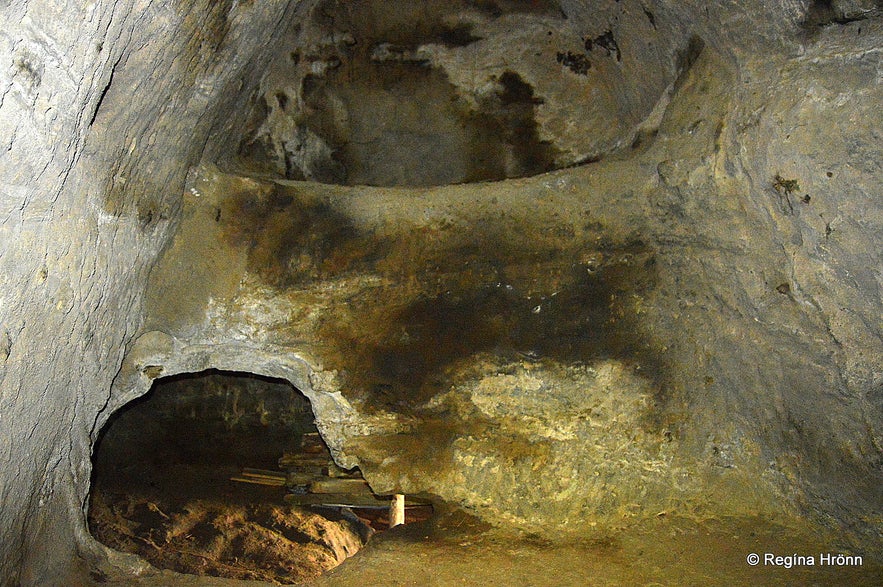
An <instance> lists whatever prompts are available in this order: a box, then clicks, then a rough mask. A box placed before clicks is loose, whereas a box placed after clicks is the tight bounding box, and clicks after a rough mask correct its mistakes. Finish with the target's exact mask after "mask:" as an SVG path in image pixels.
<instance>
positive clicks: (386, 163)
mask: <svg viewBox="0 0 883 587" xmlns="http://www.w3.org/2000/svg"><path fill="white" fill-rule="evenodd" d="M623 18H624V19H625V17H623ZM645 21H646V22H645ZM629 22H630V24H629V25H628V26H635V27H637V28H641V34H646V36H647V38H648V40H652V39H654V38H655V37H656V35H657V34H658V32H657V29H656V22H655V21H654V22H651V21H650V20H648V19H646V18H643V17H642V19H641V20H640V21H638V22H637V24H634V23H631V21H629ZM602 28H603V27H602ZM644 28H646V31H644V30H643V29H644ZM616 36H617V35H616V33H615V32H613V31H611V30H603V31H602V30H600V29H599V30H598V31H593V30H578V29H577V27H575V26H573V23H572V22H571V21H570V20H569V19H568V17H567V14H566V13H565V11H564V10H563V9H562V8H561V6H560V5H559V3H558V2H554V1H539V2H530V1H487V2H485V1H474V0H472V1H470V0H460V1H453V2H449V1H445V2H443V1H441V0H431V1H428V2H419V3H402V2H397V1H394V0H372V1H366V2H344V1H341V0H323V1H321V2H318V3H317V4H316V5H315V6H314V7H313V9H312V11H311V12H310V14H309V16H308V17H307V18H306V19H305V22H304V24H303V26H299V27H297V29H296V30H293V31H292V32H291V34H290V35H289V36H288V37H287V38H286V39H284V40H283V41H281V42H280V47H279V49H278V52H277V55H276V57H275V58H274V59H272V60H271V62H270V64H269V67H268V69H267V73H266V75H265V76H264V78H263V80H262V82H261V84H260V87H259V88H258V90H257V91H256V92H255V93H254V94H253V95H252V96H251V99H250V111H249V112H248V114H247V117H246V118H247V123H246V124H245V128H244V130H243V132H242V136H241V137H238V138H237V139H236V140H234V141H233V142H235V143H236V145H238V147H237V152H236V153H235V154H233V155H232V156H228V157H227V160H226V161H222V162H221V163H222V166H224V167H227V168H228V170H230V171H234V172H241V173H247V174H252V175H263V176H269V177H273V178H287V179H293V180H307V181H316V182H322V183H331V184H342V185H374V186H432V185H443V184H456V183H469V182H478V181H488V180H500V179H506V178H515V177H524V176H530V175H535V174H538V173H543V172H546V171H550V170H553V169H558V168H562V167H566V166H571V165H575V164H579V163H584V162H587V161H594V160H597V159H598V158H600V157H602V156H604V155H606V154H608V153H611V152H613V151H615V150H617V149H619V148H621V147H627V146H628V145H631V144H632V143H633V141H634V137H635V136H636V133H637V131H638V125H639V124H640V122H641V121H642V120H644V119H645V118H646V117H647V116H648V115H649V113H650V111H651V110H652V108H653V106H654V105H655V104H656V102H657V101H658V100H659V98H660V96H661V94H662V93H663V90H664V88H665V87H666V85H667V84H668V82H669V81H671V78H672V77H673V75H674V69H675V67H674V65H673V59H669V58H670V57H671V55H666V52H665V51H662V52H659V51H655V50H654V51H648V53H647V55H646V56H641V55H638V56H637V59H639V60H640V59H642V58H644V57H646V58H648V60H649V63H648V64H647V67H646V68H645V69H644V70H639V69H636V68H635V67H634V66H633V64H634V61H635V59H636V56H634V55H631V54H629V52H628V51H629V49H630V47H629V46H628V45H622V44H620V43H618V41H617V38H616ZM648 46H652V43H650V44H649V45H648ZM611 48H614V49H615V51H614V50H612V49H611ZM657 61H658V62H659V63H657ZM662 62H671V63H668V66H666V65H665V64H664V63H662ZM661 63H662V66H661V67H660V64H661ZM638 78H640V81H639V82H638ZM222 159H224V158H223V157H222Z"/></svg>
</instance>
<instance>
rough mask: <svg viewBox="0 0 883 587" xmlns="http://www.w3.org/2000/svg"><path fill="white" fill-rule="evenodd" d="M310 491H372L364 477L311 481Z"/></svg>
mask: <svg viewBox="0 0 883 587" xmlns="http://www.w3.org/2000/svg"><path fill="white" fill-rule="evenodd" d="M310 493H371V488H370V487H369V486H368V482H367V481H365V480H364V479H332V478H327V479H321V480H317V481H313V482H312V483H310Z"/></svg>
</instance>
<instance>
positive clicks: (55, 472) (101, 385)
mask: <svg viewBox="0 0 883 587" xmlns="http://www.w3.org/2000/svg"><path fill="white" fill-rule="evenodd" d="M295 10H296V3H287V2H275V1H272V2H261V3H250V2H233V1H226V2H208V1H199V2H180V3H179V2H172V3H166V2H133V1H126V0H123V1H115V2H94V3H91V4H89V5H81V4H66V3H62V4H59V3H57V2H44V1H38V0H32V1H13V2H4V3H3V4H2V7H0V11H2V12H0V14H2V16H0V20H2V23H3V26H2V31H3V32H2V33H0V39H2V41H0V42H2V55H3V67H2V71H3V77H2V86H0V87H2V90H0V95H2V101H0V104H2V105H0V128H2V136H3V141H4V146H3V148H2V155H0V169H2V177H3V185H2V188H0V202H2V209H0V225H2V228H0V255H2V257H0V265H2V270H0V291H2V294H0V299H2V301H0V324H2V327H0V328H2V330H0V341H2V342H0V346H2V353H0V357H2V360H0V430H2V432H0V434H2V441H0V468H2V473H0V479H2V481H0V503H2V505H0V517H2V519H3V524H2V529H0V578H2V579H0V581H2V583H3V584H4V585H6V584H26V585H47V584H64V583H66V581H65V580H63V579H62V578H61V577H62V576H63V573H65V572H66V571H68V570H69V569H70V568H71V567H72V565H73V562H74V561H75V554H76V543H77V541H80V542H83V541H84V540H87V538H86V536H85V526H84V518H83V509H84V503H85V499H86V495H87V491H88V482H89V471H90V463H89V455H90V450H91V443H92V442H93V440H94V439H95V436H96V435H97V432H98V430H97V428H96V420H97V418H98V414H99V413H100V412H101V411H102V409H103V408H104V406H106V404H107V402H108V398H109V395H110V386H111V382H112V381H113V378H114V376H115V375H116V373H117V371H118V370H119V365H120V362H121V360H122V358H123V356H124V354H125V349H126V345H127V344H129V343H130V342H131V339H132V337H133V336H134V335H135V333H136V332H137V331H138V328H139V324H140V322H141V317H140V313H141V310H140V299H141V296H142V293H143V291H144V284H145V283H146V279H147V274H148V272H149V270H150V266H151V264H152V263H153V262H154V260H155V259H156V256H157V255H158V254H159V252H160V251H161V249H162V248H163V246H164V245H165V243H166V241H167V238H168V236H169V235H170V234H171V233H172V232H173V229H174V226H175V223H176V221H177V219H178V217H179V215H180V192H181V189H182V186H183V182H184V178H185V176H186V172H187V168H188V167H189V166H190V165H191V164H193V163H195V162H197V161H198V159H199V156H200V152H201V148H202V144H203V143H204V141H205V139H206V137H207V135H208V130H209V128H210V126H211V125H212V124H213V123H214V120H215V117H216V116H217V115H218V112H219V106H222V105H223V104H224V100H223V99H222V97H223V96H224V95H226V94H229V93H230V92H232V91H236V89H237V88H238V87H240V84H243V83H248V80H249V79H250V76H251V75H253V72H254V71H255V70H260V67H261V66H260V62H259V60H258V61H256V58H257V57H259V56H260V55H261V51H262V49H263V48H264V47H265V46H266V44H267V43H269V42H271V41H272V37H273V34H274V32H273V31H274V30H276V27H277V26H278V25H284V23H285V22H287V21H290V19H291V18H293V16H294V14H293V13H294V11H295Z"/></svg>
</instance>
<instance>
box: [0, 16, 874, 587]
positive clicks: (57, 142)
mask: <svg viewBox="0 0 883 587" xmlns="http://www.w3.org/2000/svg"><path fill="white" fill-rule="evenodd" d="M474 4H476V5H483V6H487V5H488V4H489V3H484V2H476V3H474ZM499 4H500V6H503V5H509V4H512V5H518V4H524V3H518V2H511V3H499ZM876 4H878V3H872V2H858V1H843V2H819V1H813V2H807V1H802V0H772V1H766V2H762V1H760V0H755V1H752V2H738V3H737V2H725V1H720V2H712V3H709V2H692V1H690V2H668V1H665V0H660V1H657V2H643V3H640V2H627V1H625V0H623V1H622V2H613V1H610V2H607V1H593V0H563V1H562V2H561V4H560V8H561V11H563V13H564V15H566V16H567V17H568V18H567V21H566V22H567V23H568V24H567V25H566V26H570V27H572V29H571V33H570V34H575V35H576V36H577V37H578V38H579V39H588V40H591V41H593V45H592V49H588V51H589V53H591V56H590V59H591V61H592V68H590V69H589V70H588V76H592V75H596V74H597V75H601V76H602V77H600V78H599V79H598V83H600V84H602V85H603V84H608V85H611V86H612V85H616V84H614V81H615V80H620V81H617V82H616V83H617V84H621V86H617V87H622V88H624V89H623V90H622V91H621V92H620V93H617V94H616V95H615V96H616V99H615V100H613V101H612V102H611V103H615V104H618V103H619V100H623V101H624V102H623V103H627V100H625V97H627V96H635V97H636V98H635V99H636V100H637V99H638V98H640V99H639V100H638V102H639V103H638V104H637V105H635V106H634V108H632V109H630V110H629V112H631V113H632V114H628V116H626V118H624V119H622V120H623V121H624V122H625V124H624V126H623V128H625V129H626V130H625V131H623V133H614V134H616V136H622V137H629V140H628V141H625V142H623V143H622V145H621V146H626V148H625V149H622V148H617V149H614V150H616V153H613V154H610V156H608V157H606V158H604V159H602V160H601V161H600V162H596V163H592V164H588V165H585V166H583V167H578V168H573V169H568V170H563V171H558V172H555V173H553V174H548V175H541V176H537V177H532V178H528V179H520V180H513V181H506V182H500V183H487V184H478V185H458V186H449V187H438V188H432V189H419V190H415V189H381V188H374V189H371V188H348V187H343V186H337V187H335V186H321V185H316V184H310V183H298V182H285V181H278V182H275V183H274V182H273V181H270V180H268V179H266V178H264V179H248V178H242V177H236V176H232V175H228V174H226V173H223V172H220V171H218V169H217V168H215V167H213V165H212V164H213V163H220V164H223V165H227V163H228V161H229V158H230V155H231V149H238V148H239V146H240V145H241V144H242V143H243V140H245V139H247V138H248V133H247V132H246V129H248V128H249V125H250V124H251V123H252V122H253V120H251V121H250V120H249V116H248V113H249V112H250V111H251V108H250V107H249V104H250V103H252V104H253V103H254V97H255V96H257V95H261V93H265V92H266V91H268V88H270V87H271V85H268V84H270V83H271V82H272V78H271V77H267V78H264V77H263V74H264V73H265V72H266V71H268V67H269V64H270V63H272V62H273V59H274V58H275V57H276V56H277V55H278V49H279V47H286V48H287V47H288V46H290V45H289V43H290V42H292V39H293V38H294V39H296V35H295V36H293V33H292V31H293V30H295V29H293V28H291V23H293V22H295V21H298V22H307V20H308V14H310V11H309V10H308V9H310V8H311V6H307V5H306V4H304V5H301V4H299V3H296V2H291V3H287V2H282V1H281V0H278V1H277V0H272V1H264V2H248V1H234V0H230V1H225V2H208V1H207V0H206V1H202V0H201V1H198V2H181V3H178V2H173V3H166V2H152V1H149V0H144V1H140V2H135V1H128V0H117V1H114V2H112V1H110V0H99V1H96V2H94V3H92V4H90V5H89V6H87V7H85V8H83V7H82V6H80V5H76V6H74V5H73V4H70V5H69V4H61V5H60V4H59V3H53V2H44V1H40V0H30V1H26V0H18V1H15V0H13V1H11V2H5V3H3V5H2V8H0V22H2V24H3V26H2V27H0V30H2V33H0V46H2V49H0V55H2V57H3V67H2V71H3V75H2V78H0V129H2V131H3V132H2V134H0V136H2V137H3V141H4V143H3V146H4V149H2V150H0V153H2V154H0V172H2V178H3V182H2V186H0V205H2V207H0V519H2V520H3V524H2V526H0V581H2V582H3V584H4V585H5V584H23V585H45V584H65V583H66V582H67V581H66V580H64V579H63V577H65V576H66V575H67V574H69V573H74V574H76V573H77V572H82V568H81V567H82V562H78V560H81V559H78V555H79V556H80V557H85V558H89V557H91V556H95V555H100V554H101V553H102V550H101V549H100V548H99V547H98V545H97V544H96V543H95V542H94V541H93V540H92V539H91V538H90V537H89V536H88V534H87V532H86V529H85V520H84V503H85V501H86V497H87V494H88V480H89V470H90V461H89V456H90V450H91V446H92V443H93V442H94V440H95V438H96V437H97V433H98V431H99V430H100V428H101V426H102V425H103V424H104V422H106V420H107V418H108V417H109V416H110V414H111V413H113V412H114V411H115V410H116V409H118V408H119V407H121V406H122V405H124V404H125V403H126V402H128V401H130V400H131V399H133V398H135V397H137V396H139V395H141V394H143V393H145V392H146V391H147V390H148V389H149V387H150V383H151V381H152V378H153V377H156V374H157V373H158V369H159V368H161V369H162V372H163V373H164V374H173V373H179V372H196V371H201V370H204V369H206V368H218V369H229V370H237V371H249V372H254V373H258V374H261V375H265V376H272V377H281V378H285V379H287V380H289V381H291V382H292V383H293V384H294V385H295V386H297V387H298V389H300V390H302V391H303V392H304V394H305V395H306V396H307V397H308V398H310V400H311V402H312V405H313V410H314V412H315V414H316V418H317V424H318V426H319V428H320V430H321V431H322V432H323V435H324V436H325V438H326V440H327V441H328V442H329V444H330V445H331V446H332V448H333V450H334V452H335V455H336V457H337V458H338V459H339V460H340V462H341V464H344V465H346V466H349V465H352V464H360V465H361V466H362V468H363V471H364V472H365V474H366V477H367V478H368V479H369V480H370V481H371V483H372V485H373V486H374V488H375V490H377V491H381V492H384V491H389V492H392V491H398V490H404V491H407V492H423V493H427V494H431V495H433V496H436V497H437V498H439V499H443V500H446V501H449V502H452V503H454V504H457V505H459V506H461V507H465V508H469V509H471V510H473V511H475V512H476V513H477V514H479V515H480V516H482V517H484V518H485V519H487V520H490V521H493V522H496V523H500V524H508V525H515V526H521V527H526V526H531V525H533V524H536V523H540V522H542V523H548V524H549V526H548V528H549V531H550V532H555V533H558V532H563V533H564V535H568V536H573V535H580V534H581V532H583V531H584V530H585V529H586V528H588V527H590V526H591V525H592V524H600V525H603V524H609V523H616V520H622V519H624V518H628V517H631V516H637V517H641V516H652V515H655V514H656V513H657V512H658V511H659V508H663V509H676V510H678V511H681V512H685V513H690V512H695V513H698V514H700V515H715V514H719V513H731V514H740V513H756V512H760V513H766V514H771V515H775V514H783V513H792V514H801V515H804V516H807V517H808V518H809V519H811V520H813V521H814V522H815V523H818V524H825V525H827V526H828V527H831V528H835V529H839V531H840V532H841V533H842V536H843V538H844V540H846V541H847V542H848V543H849V544H851V545H852V547H853V548H856V549H859V550H862V551H864V552H870V553H877V554H879V553H880V551H881V546H880V545H881V522H880V520H881V511H880V504H881V503H883V495H881V489H880V488H881V487H883V483H881V481H883V479H881V477H883V471H881V466H883V449H881V447H883V372H881V369H880V365H881V364H883V342H881V319H880V318H881V314H883V303H881V299H880V291H881V280H883V276H881V272H880V268H881V267H883V259H881V251H883V242H881V241H883V226H881V224H883V222H881V220H883V219H881V207H880V197H879V196H880V193H881V187H883V186H881V169H880V150H879V149H880V148H879V145H880V144H881V140H880V139H881V136H880V135H881V130H880V129H881V119H880V114H879V104H880V103H881V101H883V96H881V86H880V82H881V70H880V63H881V59H880V47H881V45H883V43H881V39H883V23H881V19H880V15H879V13H878V12H877V10H878V8H879V7H878V6H876ZM651 15H652V16H651ZM529 16H530V18H540V17H541V16H542V17H543V18H553V16H551V13H550V15H548V16H543V15H529ZM524 18H527V17H524ZM554 18H560V17H557V16H555V17H554ZM639 21H640V23H641V24H640V27H639V25H638V24H637V23H639ZM648 24H649V25H650V28H651V29H652V28H653V27H654V26H655V27H657V28H658V29H660V30H663V31H665V34H664V35H661V36H664V39H665V40H666V41H668V40H671V41H672V43H671V44H666V47H668V48H667V49H664V50H662V53H661V54H660V53H659V52H658V51H657V50H656V49H653V50H652V51H651V50H650V49H647V48H642V47H641V46H640V43H642V42H645V41H647V35H646V34H644V33H642V32H641V31H644V32H645V33H646V32H647V31H649V29H648V28H647V25H648ZM558 25H559V26H561V27H564V26H565V25H563V24H562V23H558ZM476 27H477V28H481V27H484V29H482V30H484V31H485V34H489V31H491V32H492V29H493V27H494V25H493V24H491V21H487V20H486V21H482V23H479V24H478V25H476ZM635 27H639V28H635ZM528 29H529V27H528ZM556 30H557V29H556ZM561 30H564V29H563V28H562V29H561ZM608 30H609V31H610V34H611V37H612V38H613V39H615V40H616V47H618V49H616V50H614V49H612V47H613V44H612V43H610V42H609V40H608V39H609V37H607V36H606V32H607V31H608ZM561 34H563V33H561ZM651 34H652V33H651ZM690 39H694V42H693V43H690ZM601 41H603V43H601ZM599 46H600V47H601V48H600V49H599V48H598V47H599ZM703 47H704V49H702V50H701V51H700V48H703ZM691 48H692V49H691ZM583 49H586V43H585V42H584V43H583ZM468 50H469V45H467V46H465V47H463V48H446V49H444V50H441V49H439V50H437V51H435V52H434V53H432V55H431V59H433V60H434V61H433V63H438V64H439V66H438V67H443V68H444V69H445V70H446V71H449V72H450V73H449V77H450V79H452V80H453V79H456V76H457V75H467V73H468V71H467V72H464V71H463V69H462V67H463V66H462V65H460V64H459V63H460V62H459V61H458V56H459V55H465V54H466V52H467V51H468ZM568 50H569V51H571V52H572V53H573V54H574V55H577V53H576V51H577V49H576V48H573V49H564V50H562V51H561V52H562V53H563V57H562V58H561V62H560V63H559V62H558V61H557V57H558V56H557V53H556V55H555V58H556V64H557V65H558V66H559V67H560V69H559V73H560V75H562V76H573V75H575V74H576V75H581V74H578V73H576V72H574V71H573V68H574V67H575V68H576V69H581V65H580V63H581V59H579V58H578V57H570V56H569V55H568V54H567V51H568ZM608 50H609V51H610V53H611V54H610V55H607V51H608ZM672 50H674V51H685V52H684V53H683V59H681V60H680V61H677V60H675V61H674V62H672V60H671V58H672V56H673V53H672ZM482 54H483V55H485V53H482ZM613 54H618V55H619V54H621V56H622V62H621V63H622V65H618V63H619V62H618V60H617V59H616V58H615V57H613ZM660 55H662V57H661V59H662V62H663V63H664V64H666V66H667V67H668V68H667V69H665V70H664V71H662V72H647V71H644V70H643V69H641V68H642V67H646V66H642V65H638V63H645V64H646V63H653V59H660ZM550 56H551V55H550ZM596 56H597V58H596ZM492 57H493V55H488V58H489V59H490V58H492ZM611 58H612V59H611ZM604 59H608V60H609V61H610V63H609V64H608V65H609V67H610V68H611V70H610V73H609V75H610V76H613V77H607V76H606V75H604V74H603V71H602V68H601V67H600V66H596V61H598V60H600V61H604ZM632 59H634V61H632ZM613 61H617V63H614V62H613ZM605 63H607V62H605ZM571 66H573V67H571ZM605 67H606V66H605ZM620 67H621V68H622V69H616V68H620ZM513 68H514V72H515V73H518V77H519V79H521V80H522V82H524V83H525V84H526V85H527V86H529V87H532V88H533V91H534V92H535V94H534V95H536V92H537V91H538V88H540V87H541V85H542V83H545V82H544V81H542V80H541V79H540V78H539V77H536V78H533V77H530V74H529V72H531V71H533V69H532V68H531V66H530V60H529V59H525V60H521V59H519V60H517V62H516V63H514V64H513ZM628 68H634V69H632V70H629V69H628ZM269 71H274V69H273V68H270V69H269ZM678 72H680V74H679V76H678V78H677V79H676V80H675V79H674V76H676V75H678ZM544 75H546V76H549V75H551V74H549V73H548V72H547V73H546V74H544ZM617 76H618V77H617ZM509 79H510V80H511V79H513V78H512V77H510V78H509ZM568 79H569V78H568ZM645 83H646V84H647V86H645V85H644V84H645ZM629 84H632V88H631V89H630V88H629ZM669 84H671V99H670V102H669V101H668V100H667V99H663V100H662V101H660V99H661V98H662V97H663V95H664V94H665V93H666V89H667V88H668V85H669ZM516 86H517V87H518V88H521V89H522V90H524V86H520V85H517V84H516ZM645 89H646V91H644V90H645ZM498 95H499V92H498ZM522 95H524V93H522ZM574 102H578V101H574ZM321 103H322V104H323V105H324V104H325V102H324V101H323V102H321ZM554 103H556V102H555V101H554V99H553V98H551V97H550V98H547V101H546V102H544V104H537V105H535V108H534V110H533V112H532V113H531V114H532V115H534V116H535V117H536V118H535V120H537V121H538V123H539V128H543V126H542V125H543V124H544V122H543V121H544V120H545V119H544V118H543V116H545V115H544V114H543V107H544V106H546V105H551V104H554ZM580 104H582V103H581V102H578V103H577V104H575V105H574V107H575V108H576V107H579V105H580ZM657 104H658V105H659V108H657V109H656V111H655V112H653V109H654V107H655V106H656V105H657ZM280 107H281V106H280ZM547 107H548V108H550V109H551V106H547ZM608 114H609V112H608ZM556 117H557V118H558V119H560V118H562V117H564V118H565V119H566V115H562V114H556V115H552V114H549V118H548V120H552V119H555V118H556ZM252 118H253V117H252ZM616 121H617V122H619V121H620V119H616ZM642 122H643V124H642ZM635 125H638V126H635ZM551 126H552V125H551V123H550V127H549V128H551ZM251 128H252V130H254V128H256V127H255V125H253V124H252V125H251ZM604 130H609V129H604ZM544 132H546V131H544ZM548 132H549V133H550V135H549V136H552V135H554V136H556V137H558V136H562V137H567V136H569V135H566V133H565V134H561V133H560V131H555V132H554V133H553V132H552V131H548ZM584 134H585V133H584V132H581V133H576V136H581V135H584ZM538 136H540V137H543V135H542V133H540V134H539V135H538ZM632 136H634V137H637V138H639V139H640V140H638V141H632V140H631V138H632ZM543 140H548V139H547V138H545V139H543ZM562 141H563V142H562V143H561V147H560V150H561V151H562V152H568V153H572V154H574V155H573V159H572V160H580V159H581V158H582V157H584V156H586V155H590V156H591V154H592V153H594V152H595V151H594V150H593V149H597V148H598V147H593V146H591V145H589V146H586V144H582V143H579V141H576V140H575V139H574V140H571V139H570V138H566V140H565V139H562ZM610 141H612V142H610ZM610 141H608V142H607V143H604V145H605V146H604V147H603V148H604V149H608V150H609V149H611V148H613V147H612V145H615V144H617V141H616V140H614V139H611V140H610ZM304 144H305V145H307V146H309V145H311V144H315V145H318V143H316V142H315V141H313V142H312V143H311V142H310V140H307V141H306V142H305V143H304ZM574 145H576V146H574ZM578 147H579V148H578ZM310 148H313V147H310ZM315 148H316V149H317V152H319V154H320V155H321V151H322V148H321V145H319V146H317V147H315ZM580 149H584V150H580ZM605 153H606V151H605ZM201 157H202V158H203V159H204V161H205V164H204V165H203V166H202V167H200V168H199V169H198V170H196V171H194V172H193V173H192V174H191V175H190V178H189V181H188V182H187V185H186V189H184V186H185V177H186V176H187V172H188V169H190V167H191V166H193V165H195V164H196V163H198V162H199V160H200V158H201ZM432 163H433V165H434V166H435V168H437V169H443V168H444V166H443V165H438V164H437V162H432ZM225 169H228V170H229V169H230V168H227V167H225ZM271 170H272V169H271ZM276 171H277V172H278V169H277V170H276ZM303 175H304V176H305V177H306V176H307V174H306V173H304V174H303ZM516 175H521V173H517V174H516ZM318 179H326V178H322V177H318ZM182 192H183V193H182ZM151 269H153V271H152V273H151ZM148 274H150V280H149V282H148ZM144 300H146V301H147V303H146V305H145V304H143V301H144ZM121 365H122V367H121Z"/></svg>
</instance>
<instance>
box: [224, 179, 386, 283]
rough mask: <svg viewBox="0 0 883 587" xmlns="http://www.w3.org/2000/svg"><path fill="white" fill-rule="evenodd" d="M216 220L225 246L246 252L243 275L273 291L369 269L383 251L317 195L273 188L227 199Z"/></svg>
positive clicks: (282, 187)
mask: <svg viewBox="0 0 883 587" xmlns="http://www.w3.org/2000/svg"><path fill="white" fill-rule="evenodd" d="M219 216H220V217H221V218H226V219H229V220H228V222H227V223H226V224H225V225H224V230H225V235H224V237H225V238H226V239H227V241H228V243H229V244H231V245H233V246H239V247H245V249H246V250H247V253H248V267H247V268H248V271H249V272H250V273H252V274H254V275H258V276H260V277H261V278H262V279H263V281H265V282H266V283H267V285H270V286H272V287H275V288H281V289H285V288H291V287H299V286H304V285H306V284H307V283H309V282H314V281H321V280H323V279H330V278H334V277H339V276H341V275H343V274H346V273H349V272H352V271H354V270H357V269H369V268H370V267H369V265H368V263H369V261H372V260H374V259H376V258H377V257H378V255H380V253H381V252H382V250H383V248H384V243H383V242H382V241H380V240H378V239H374V238H372V236H371V235H370V234H363V232H362V231H360V230H358V229H357V228H356V226H355V225H354V224H353V223H352V222H351V220H350V219H349V218H347V216H346V215H344V214H342V213H341V212H339V211H337V210H336V209H335V208H334V207H333V206H332V205H331V204H330V203H329V201H327V200H323V199H322V197H321V196H313V195H309V196H303V195H301V194H298V193H297V192H296V190H293V189H291V188H286V187H284V186H279V185H274V186H272V187H271V188H270V189H269V190H268V191H262V192H260V193H254V192H249V193H242V194H239V195H237V196H235V197H233V198H229V199H227V200H226V201H225V202H224V203H223V205H222V209H221V212H220V215H219Z"/></svg>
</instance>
